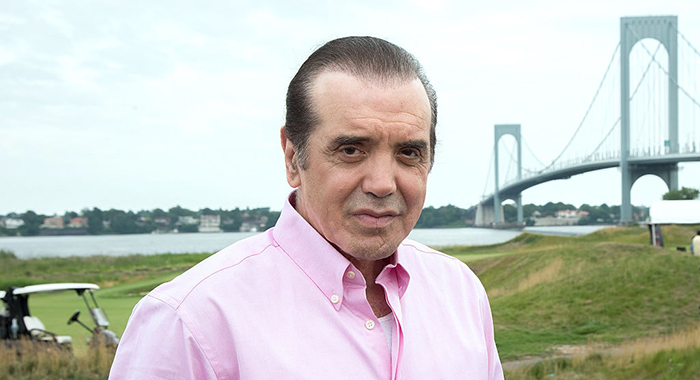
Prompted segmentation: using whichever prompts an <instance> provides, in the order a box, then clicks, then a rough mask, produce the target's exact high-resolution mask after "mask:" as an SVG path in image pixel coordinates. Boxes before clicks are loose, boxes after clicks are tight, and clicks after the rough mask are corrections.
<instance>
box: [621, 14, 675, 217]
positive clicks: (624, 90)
mask: <svg viewBox="0 0 700 380" xmlns="http://www.w3.org/2000/svg"><path fill="white" fill-rule="evenodd" d="M677 30H678V17H677V16H649V17H622V18H621V19H620V65H621V67H620V80H621V83H620V100H621V109H620V132H621V137H620V141H621V142H620V145H621V146H620V148H621V149H620V171H621V172H622V205H621V208H620V223H623V224H626V223H630V222H631V221H632V202H631V192H632V185H633V184H634V182H635V181H636V180H637V179H639V178H640V177H642V176H643V175H646V174H654V175H657V176H659V177H660V178H661V179H663V180H664V182H666V185H667V186H668V188H669V190H677V189H678V164H677V163H672V164H654V165H630V164H629V162H628V160H629V155H630V62H629V58H630V53H631V52H632V48H633V47H634V45H635V44H636V43H637V42H639V41H640V40H642V39H644V38H653V39H656V40H657V41H659V42H660V43H662V44H663V45H664V48H666V52H667V53H668V140H669V141H668V147H669V150H668V153H669V154H673V153H678V152H679V150H678V33H677Z"/></svg>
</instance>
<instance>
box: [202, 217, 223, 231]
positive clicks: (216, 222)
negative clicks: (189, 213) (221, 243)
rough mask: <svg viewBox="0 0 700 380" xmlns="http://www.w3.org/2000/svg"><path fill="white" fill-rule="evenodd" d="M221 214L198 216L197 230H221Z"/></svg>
mask: <svg viewBox="0 0 700 380" xmlns="http://www.w3.org/2000/svg"><path fill="white" fill-rule="evenodd" d="M220 225H221V216H219V215H202V216H201V217H200V218H199V232H221V228H219V226H220Z"/></svg>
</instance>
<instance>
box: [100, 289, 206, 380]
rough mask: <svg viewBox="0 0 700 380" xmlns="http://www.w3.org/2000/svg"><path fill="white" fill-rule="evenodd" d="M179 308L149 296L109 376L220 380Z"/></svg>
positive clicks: (137, 311) (118, 379)
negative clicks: (179, 312)
mask: <svg viewBox="0 0 700 380" xmlns="http://www.w3.org/2000/svg"><path fill="white" fill-rule="evenodd" d="M216 378H217V376H216V374H215V372H214V369H213V368H212V366H211V364H210V362H209V360H208V358H207V357H206V355H205V354H204V352H203V351H202V350H201V348H200V346H199V343H198V342H197V340H196V339H195V337H194V336H193V335H192V333H191V331H190V330H189V329H188V327H187V325H186V323H185V322H183V320H182V318H181V316H180V315H178V312H177V310H176V309H174V308H173V307H171V306H170V305H168V304H167V303H165V302H163V301H161V300H159V299H157V298H153V297H151V296H146V297H145V298H143V299H142V300H141V301H139V303H138V304H137V305H136V306H135V307H134V311H133V313H132V314H131V317H130V318H129V322H128V323H127V326H126V330H125V331H124V334H123V336H122V338H121V341H120V342H119V346H118V348H117V352H116V355H115V357H114V362H113V363H112V368H111V370H110V373H109V379H110V380H122V379H139V380H142V379H144V380H145V379H149V380H150V379H153V380H155V379H183V380H185V379H187V380H190V379H192V380H194V379H198V380H199V379H201V380H207V379H216Z"/></svg>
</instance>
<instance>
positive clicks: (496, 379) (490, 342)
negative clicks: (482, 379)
mask: <svg viewBox="0 0 700 380" xmlns="http://www.w3.org/2000/svg"><path fill="white" fill-rule="evenodd" d="M481 289H482V292H483V298H482V301H481V316H482V320H483V323H484V338H485V339H486V350H487V353H488V361H489V363H488V366H489V377H488V378H489V380H503V367H502V365H501V359H500V358H499V356H498V349H497V348H496V340H495V338H494V329H493V317H492V315H491V305H490V304H489V299H488V296H487V295H486V290H485V289H484V288H483V286H482V287H481Z"/></svg>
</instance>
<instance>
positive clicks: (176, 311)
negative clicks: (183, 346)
mask: <svg viewBox="0 0 700 380" xmlns="http://www.w3.org/2000/svg"><path fill="white" fill-rule="evenodd" d="M149 296H150V298H152V299H154V300H156V301H158V302H161V303H163V304H164V305H166V306H167V307H169V308H170V309H172V310H173V312H174V313H175V315H176V316H177V318H179V319H180V321H181V322H182V326H183V327H184V328H186V329H187V332H189V333H190V335H191V336H192V340H193V341H194V342H195V344H196V345H197V348H198V349H199V352H201V353H202V355H203V356H204V357H205V358H206V359H207V365H208V366H209V368H211V370H212V372H214V375H215V376H216V378H217V379H219V378H220V376H219V374H218V373H217V370H216V368H215V367H214V365H212V363H211V359H210V358H209V355H207V353H206V352H205V351H204V350H203V349H202V345H201V344H200V343H199V339H198V338H197V336H196V335H195V334H194V333H193V332H192V329H190V326H189V325H188V324H187V322H185V320H184V319H183V318H182V316H181V315H180V310H179V305H178V307H173V305H171V304H169V303H168V302H167V301H165V300H163V299H161V298H158V297H156V296H151V295H149ZM183 301H184V299H183Z"/></svg>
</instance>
